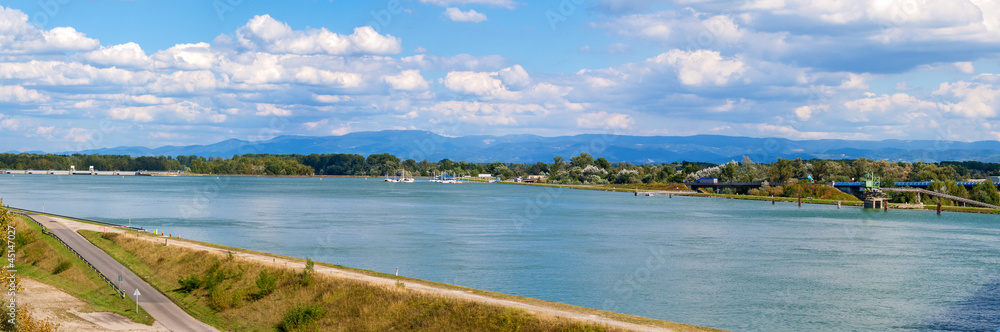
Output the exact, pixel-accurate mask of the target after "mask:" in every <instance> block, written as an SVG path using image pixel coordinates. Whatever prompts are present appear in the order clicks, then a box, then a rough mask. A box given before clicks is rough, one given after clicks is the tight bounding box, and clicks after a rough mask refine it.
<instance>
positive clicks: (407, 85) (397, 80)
mask: <svg viewBox="0 0 1000 332" xmlns="http://www.w3.org/2000/svg"><path fill="white" fill-rule="evenodd" d="M382 79H384V80H385V82H386V84H389V86H390V87H392V88H393V89H396V90H402V91H423V90H427V88H429V87H430V85H429V84H428V83H427V81H426V80H424V77H423V76H420V71H419V70H404V71H403V72H402V73H400V74H399V75H394V76H384V77H383V78H382Z"/></svg>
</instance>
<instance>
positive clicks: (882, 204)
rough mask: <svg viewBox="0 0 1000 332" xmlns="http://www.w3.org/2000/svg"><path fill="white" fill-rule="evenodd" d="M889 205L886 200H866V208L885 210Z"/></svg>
mask: <svg viewBox="0 0 1000 332" xmlns="http://www.w3.org/2000/svg"><path fill="white" fill-rule="evenodd" d="M888 203H889V202H887V201H886V199H884V198H870V199H866V200H865V205H864V208H866V209H876V210H885V209H887V208H888V207H889V205H888Z"/></svg>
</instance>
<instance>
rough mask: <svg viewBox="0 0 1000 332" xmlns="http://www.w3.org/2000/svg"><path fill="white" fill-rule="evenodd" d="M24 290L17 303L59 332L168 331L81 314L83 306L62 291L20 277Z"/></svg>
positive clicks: (117, 318) (112, 315)
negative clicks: (52, 324)
mask: <svg viewBox="0 0 1000 332" xmlns="http://www.w3.org/2000/svg"><path fill="white" fill-rule="evenodd" d="M20 282H21V286H22V287H24V289H23V290H22V291H21V292H19V293H18V294H17V297H18V301H20V302H21V303H26V304H27V305H28V306H29V307H30V308H31V314H32V315H34V316H35V318H37V319H48V320H49V321H51V322H54V323H57V324H59V331H74V332H75V331H82V332H91V331H94V332H98V331H143V332H146V331H168V330H167V329H166V328H165V327H164V326H163V325H160V324H159V323H154V324H153V326H147V325H143V324H140V323H136V322H133V321H132V320H131V319H129V318H127V317H125V316H122V315H119V314H115V313H111V312H85V311H87V310H86V309H87V304H86V303H85V302H83V300H80V299H78V298H76V297H74V296H73V295H70V294H68V293H66V292H63V291H62V290H60V289H58V288H55V287H52V286H49V285H46V284H43V283H41V282H38V281H35V280H34V279H28V278H21V280H20Z"/></svg>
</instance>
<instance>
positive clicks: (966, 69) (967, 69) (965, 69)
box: [954, 61, 976, 74]
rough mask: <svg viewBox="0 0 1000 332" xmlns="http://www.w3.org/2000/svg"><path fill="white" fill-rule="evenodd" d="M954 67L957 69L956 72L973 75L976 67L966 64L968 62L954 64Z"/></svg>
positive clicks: (970, 63)
mask: <svg viewBox="0 0 1000 332" xmlns="http://www.w3.org/2000/svg"><path fill="white" fill-rule="evenodd" d="M954 65H955V68H956V69H958V71H960V72H962V73H965V74H975V73H976V67H975V66H973V65H972V62H968V61H964V62H956V63H954Z"/></svg>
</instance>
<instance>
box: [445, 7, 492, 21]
mask: <svg viewBox="0 0 1000 332" xmlns="http://www.w3.org/2000/svg"><path fill="white" fill-rule="evenodd" d="M444 16H445V17H447V18H448V19H449V20H452V21H455V22H472V23H479V22H482V21H485V20H486V15H485V14H483V13H480V12H477V11H475V10H472V9H469V11H465V12H463V11H462V10H461V9H458V8H455V7H449V8H448V9H445V11H444Z"/></svg>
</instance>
